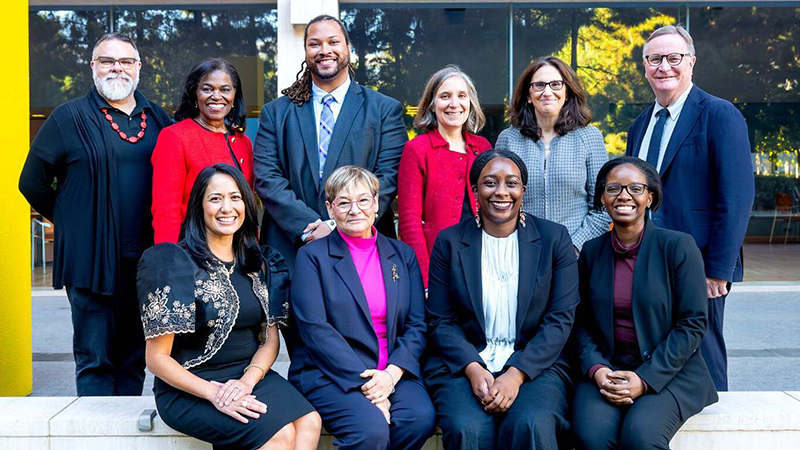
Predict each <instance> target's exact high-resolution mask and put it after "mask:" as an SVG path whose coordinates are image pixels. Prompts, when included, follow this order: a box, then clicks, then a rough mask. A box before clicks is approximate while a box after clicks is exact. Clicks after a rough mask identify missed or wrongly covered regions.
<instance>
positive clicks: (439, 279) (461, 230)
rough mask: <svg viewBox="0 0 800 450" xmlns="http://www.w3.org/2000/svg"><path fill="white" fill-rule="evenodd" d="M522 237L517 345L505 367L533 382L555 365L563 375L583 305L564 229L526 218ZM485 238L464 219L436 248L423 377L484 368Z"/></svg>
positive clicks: (445, 233)
mask: <svg viewBox="0 0 800 450" xmlns="http://www.w3.org/2000/svg"><path fill="white" fill-rule="evenodd" d="M517 231H518V235H517V237H518V239H519V266H520V275H519V292H518V296H517V301H518V304H517V341H516V345H515V350H516V351H515V352H514V354H513V355H511V357H510V358H509V359H508V362H507V363H506V367H508V366H514V367H516V368H517V369H519V370H521V371H522V372H524V373H525V374H526V375H527V376H528V378H529V379H533V378H536V377H537V376H538V375H539V374H540V373H542V371H544V370H545V369H547V368H549V367H551V366H553V365H554V363H556V361H557V360H558V361H559V363H558V364H557V368H558V369H559V370H562V371H563V370H565V367H564V366H565V363H564V362H563V360H562V359H561V358H560V356H561V352H562V350H563V348H564V345H565V344H566V342H567V339H568V337H569V334H570V330H571V329H572V323H573V320H574V315H575V308H576V306H577V304H578V270H577V265H576V264H575V250H574V248H573V246H572V240H571V239H570V237H569V233H568V232H567V229H566V228H565V227H564V226H562V225H559V224H556V223H553V222H550V221H548V220H544V219H539V218H536V217H533V216H531V215H527V226H526V227H517ZM481 233H482V231H481V229H479V228H478V227H476V226H475V222H474V220H472V219H470V220H465V221H463V222H461V223H459V224H457V225H453V226H452V227H449V228H446V229H444V230H442V232H441V233H439V237H438V238H437V239H436V243H435V244H434V246H433V252H432V253H431V265H430V278H429V281H428V304H427V310H428V323H429V328H430V338H429V339H430V341H431V343H430V346H429V349H428V355H427V356H428V357H427V361H426V363H425V372H426V376H437V375H444V374H448V373H449V374H457V373H458V372H460V371H462V370H463V369H464V368H465V367H466V366H467V365H468V364H470V363H472V362H479V363H480V364H481V365H484V364H483V360H482V359H481V357H480V355H479V353H480V352H481V351H482V350H483V349H484V348H485V347H486V335H485V333H484V330H485V322H484V317H483V300H482V295H481V239H482V237H481ZM562 373H564V372H562Z"/></svg>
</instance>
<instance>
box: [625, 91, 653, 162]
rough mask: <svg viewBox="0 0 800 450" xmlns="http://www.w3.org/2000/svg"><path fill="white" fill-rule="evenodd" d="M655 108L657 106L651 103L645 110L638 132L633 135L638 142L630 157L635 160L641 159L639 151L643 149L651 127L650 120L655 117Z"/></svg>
mask: <svg viewBox="0 0 800 450" xmlns="http://www.w3.org/2000/svg"><path fill="white" fill-rule="evenodd" d="M653 108H655V104H654V103H651V104H650V107H649V108H647V109H645V110H644V113H643V114H642V121H641V122H640V123H639V127H638V130H636V131H635V132H634V133H633V135H634V136H636V142H635V143H634V147H633V148H632V149H631V154H630V155H628V156H633V157H635V158H638V157H639V151H640V150H641V148H642V141H643V140H644V134H645V133H646V132H647V127H648V126H649V125H650V118H651V116H652V115H653Z"/></svg>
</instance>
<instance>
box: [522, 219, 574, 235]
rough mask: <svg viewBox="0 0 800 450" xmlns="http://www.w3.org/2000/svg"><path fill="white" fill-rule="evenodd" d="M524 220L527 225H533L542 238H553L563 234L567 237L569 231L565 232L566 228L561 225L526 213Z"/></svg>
mask: <svg viewBox="0 0 800 450" xmlns="http://www.w3.org/2000/svg"><path fill="white" fill-rule="evenodd" d="M525 220H526V222H528V223H533V224H534V226H535V227H536V229H537V230H538V231H539V234H540V235H541V236H542V237H552V238H555V237H559V236H561V235H563V234H564V233H566V234H567V236H569V231H567V227H565V226H564V225H561V224H560V223H556V222H553V221H551V220H547V219H543V218H541V217H536V216H533V215H531V214H528V213H525Z"/></svg>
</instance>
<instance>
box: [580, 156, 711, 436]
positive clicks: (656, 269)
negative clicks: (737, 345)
mask: <svg viewBox="0 0 800 450" xmlns="http://www.w3.org/2000/svg"><path fill="white" fill-rule="evenodd" d="M661 195H662V194H661V181H660V179H659V176H658V173H657V172H656V171H655V169H653V167H652V166H650V165H649V164H648V163H646V162H644V161H642V160H641V159H638V158H631V157H623V158H617V159H614V160H611V161H609V162H608V163H606V164H605V165H604V166H603V167H602V168H601V169H600V172H599V173H598V175H597V184H596V189H595V199H594V208H595V209H596V210H598V211H599V210H601V209H603V208H604V209H605V210H606V211H608V213H609V215H610V216H611V220H612V221H613V224H614V227H613V229H612V231H610V232H608V233H606V234H604V235H602V236H599V237H597V238H595V239H592V240H591V241H588V242H587V243H586V244H584V246H583V251H582V252H581V254H580V259H579V261H578V270H579V273H580V294H581V303H580V305H579V306H578V318H577V320H576V323H575V331H574V337H575V340H576V342H577V347H578V356H579V360H580V370H581V373H583V374H585V377H584V378H583V379H582V380H580V381H579V382H578V383H577V386H576V392H575V398H574V402H573V430H574V433H575V438H576V445H577V448H579V449H610V448H615V449H617V448H618V449H636V450H643V449H669V442H670V440H672V437H673V436H674V435H675V433H676V432H677V431H678V429H679V428H680V427H681V425H683V423H684V422H685V421H686V420H687V419H689V417H691V416H693V415H695V414H697V413H698V412H700V411H701V410H702V409H703V408H704V407H706V406H708V405H710V404H712V403H714V402H716V401H717V400H718V397H717V392H716V390H715V389H714V383H713V382H712V380H711V375H710V374H709V372H708V367H707V366H706V363H705V361H703V358H702V357H701V356H700V353H699V352H697V349H698V347H699V345H700V341H701V340H702V339H703V334H704V333H705V330H706V308H707V305H706V303H707V301H708V300H707V299H706V283H705V275H704V273H705V272H704V269H703V259H702V256H701V255H700V250H698V248H697V245H696V244H695V242H694V239H693V238H692V237H691V236H690V235H688V234H684V233H680V232H677V231H670V230H664V229H661V228H658V227H656V226H655V225H653V223H652V222H649V221H648V220H647V219H646V213H647V210H653V211H655V210H657V209H658V207H659V205H660V204H661V198H662V197H661Z"/></svg>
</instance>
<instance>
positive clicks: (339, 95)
mask: <svg viewBox="0 0 800 450" xmlns="http://www.w3.org/2000/svg"><path fill="white" fill-rule="evenodd" d="M348 89H350V77H347V80H345V82H344V83H342V84H341V86H339V87H337V88H336V89H334V90H333V91H332V92H325V91H323V90H322V88H320V87H319V86H317V85H316V84H315V83H314V82H313V81H312V82H311V93H312V94H314V102H316V103H322V98H323V97H325V96H326V95H328V94H331V95H332V96H333V99H334V100H336V103H338V104H340V105H341V104H343V103H344V97H345V96H346V95H347V90H348Z"/></svg>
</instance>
